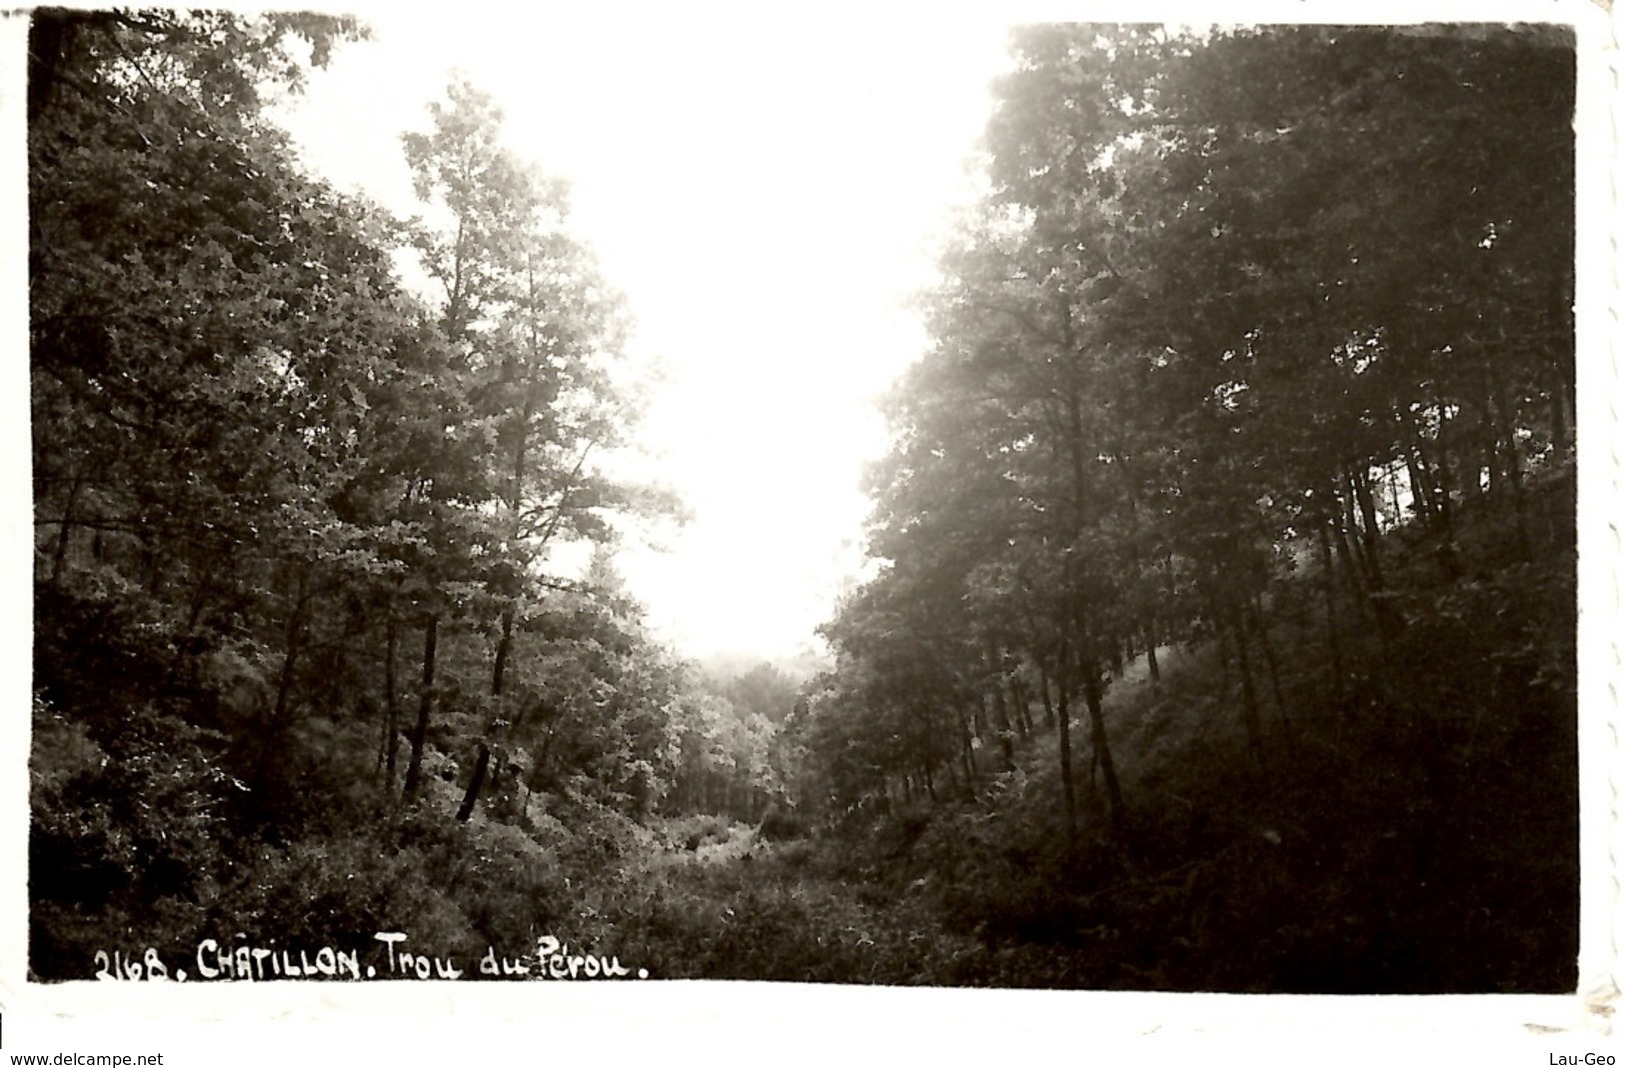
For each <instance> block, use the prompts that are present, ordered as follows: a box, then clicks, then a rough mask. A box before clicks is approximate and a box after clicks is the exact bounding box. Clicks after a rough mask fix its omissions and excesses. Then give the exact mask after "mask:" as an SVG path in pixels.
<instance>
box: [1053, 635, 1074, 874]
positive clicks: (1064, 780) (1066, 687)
mask: <svg viewBox="0 0 1625 1068" xmlns="http://www.w3.org/2000/svg"><path fill="white" fill-rule="evenodd" d="M1061 655H1062V657H1063V659H1064V658H1065V656H1066V653H1065V651H1064V650H1063V651H1062V654H1061ZM1068 675H1069V671H1068V669H1067V667H1066V666H1065V665H1064V664H1063V665H1062V667H1061V668H1060V677H1059V678H1057V679H1056V680H1055V681H1056V687H1057V689H1058V690H1059V691H1060V693H1059V695H1058V696H1059V704H1060V707H1059V708H1058V709H1057V710H1056V712H1057V715H1056V722H1057V723H1058V724H1060V730H1059V731H1057V734H1058V735H1059V739H1060V747H1061V796H1062V798H1063V801H1064V804H1065V806H1066V840H1067V842H1068V844H1069V845H1071V846H1076V845H1077V841H1078V795H1077V790H1076V788H1075V787H1074V786H1073V782H1072V708H1071V694H1070V692H1069V691H1070V690H1071V688H1072V686H1071V679H1070V678H1069V677H1068Z"/></svg>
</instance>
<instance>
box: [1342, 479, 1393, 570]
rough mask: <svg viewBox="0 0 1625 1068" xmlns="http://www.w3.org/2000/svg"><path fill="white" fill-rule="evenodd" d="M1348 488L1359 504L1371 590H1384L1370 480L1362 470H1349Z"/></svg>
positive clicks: (1380, 533) (1378, 534)
mask: <svg viewBox="0 0 1625 1068" xmlns="http://www.w3.org/2000/svg"><path fill="white" fill-rule="evenodd" d="M1346 477H1347V479H1348V484H1349V487H1350V490H1351V491H1352V492H1353V494H1354V499H1355V500H1356V501H1357V502H1359V505H1360V519H1361V520H1362V523H1363V526H1364V533H1363V536H1362V537H1361V539H1360V541H1361V544H1362V545H1363V546H1364V555H1365V562H1366V572H1367V574H1368V575H1369V576H1370V578H1371V588H1372V589H1373V590H1386V589H1387V588H1388V583H1387V582H1386V580H1384V578H1383V574H1382V556H1381V551H1380V548H1379V541H1380V539H1381V537H1382V530H1381V526H1380V524H1379V523H1378V521H1377V505H1376V502H1375V501H1374V500H1373V499H1372V497H1371V480H1370V479H1369V478H1368V477H1367V476H1366V474H1365V472H1363V471H1351V472H1349V473H1348V474H1347V476H1346Z"/></svg>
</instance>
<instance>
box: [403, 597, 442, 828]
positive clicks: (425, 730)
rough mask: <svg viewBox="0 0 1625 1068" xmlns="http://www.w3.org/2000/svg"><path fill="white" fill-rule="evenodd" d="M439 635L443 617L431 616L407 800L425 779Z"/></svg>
mask: <svg viewBox="0 0 1625 1068" xmlns="http://www.w3.org/2000/svg"><path fill="white" fill-rule="evenodd" d="M439 635H440V617H439V616H430V617H429V620H428V622H427V623H425V624H424V627H423V689H422V690H421V692H419V694H418V720H417V723H416V724H415V725H414V726H413V728H412V755H411V758H410V759H409V760H408V761H407V763H406V784H405V785H404V786H403V787H402V788H401V793H402V794H403V795H405V797H406V799H407V800H408V801H410V800H411V799H412V798H414V797H416V796H417V792H418V786H419V785H420V783H421V781H422V778H423V745H424V742H425V741H426V740H427V738H428V736H429V714H430V712H431V711H432V710H433V709H434V655H435V642H436V641H437V640H438V638H439Z"/></svg>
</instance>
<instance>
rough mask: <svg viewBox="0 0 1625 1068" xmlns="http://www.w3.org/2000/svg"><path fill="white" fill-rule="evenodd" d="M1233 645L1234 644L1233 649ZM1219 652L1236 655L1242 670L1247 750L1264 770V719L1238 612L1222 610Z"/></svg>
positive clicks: (1242, 716) (1227, 656) (1243, 722)
mask: <svg viewBox="0 0 1625 1068" xmlns="http://www.w3.org/2000/svg"><path fill="white" fill-rule="evenodd" d="M1232 646H1234V648H1233V649H1232ZM1219 650H1220V655H1222V656H1224V657H1225V658H1227V659H1228V658H1229V657H1230V656H1231V655H1232V654H1233V655H1234V656H1235V658H1236V669H1237V671H1239V672H1240V674H1241V700H1242V704H1241V722H1242V726H1243V727H1244V728H1245V730H1246V732H1247V751H1248V752H1249V753H1251V754H1252V758H1253V761H1254V762H1255V763H1256V764H1257V765H1258V770H1259V771H1265V770H1266V768H1265V765H1264V730H1263V721H1262V719H1261V717H1260V716H1259V712H1258V691H1257V690H1256V689H1254V687H1253V671H1252V665H1251V663H1249V661H1248V659H1247V637H1246V635H1245V634H1243V633H1242V630H1241V624H1240V618H1239V613H1236V612H1234V611H1233V610H1232V611H1230V612H1227V613H1225V618H1224V622H1222V623H1221V624H1220V625H1219Z"/></svg>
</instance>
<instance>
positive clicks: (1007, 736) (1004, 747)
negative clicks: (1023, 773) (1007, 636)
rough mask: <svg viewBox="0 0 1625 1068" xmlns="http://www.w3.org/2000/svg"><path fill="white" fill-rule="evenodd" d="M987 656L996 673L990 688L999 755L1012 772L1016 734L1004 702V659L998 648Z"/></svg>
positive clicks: (1014, 759) (991, 667)
mask: <svg viewBox="0 0 1625 1068" xmlns="http://www.w3.org/2000/svg"><path fill="white" fill-rule="evenodd" d="M987 656H988V666H989V668H990V670H992V671H993V673H994V674H993V677H992V679H991V680H990V681H991V683H992V685H991V686H990V687H989V689H991V690H992V693H991V694H990V696H991V698H992V701H993V729H994V730H996V731H997V732H998V734H999V755H1000V756H1002V757H1003V758H1004V770H1005V771H1010V770H1011V769H1013V768H1014V767H1015V766H1016V742H1015V733H1016V732H1015V727H1014V725H1013V724H1012V723H1011V722H1010V706H1009V705H1007V704H1006V703H1005V700H1004V683H1005V677H1004V674H1003V672H1002V668H1003V666H1004V657H1003V656H1002V655H1001V654H1000V653H999V651H998V649H997V648H994V649H991V650H989V651H988V654H987Z"/></svg>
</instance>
